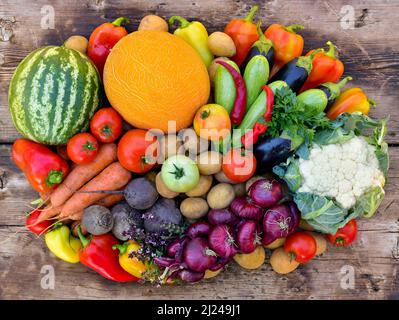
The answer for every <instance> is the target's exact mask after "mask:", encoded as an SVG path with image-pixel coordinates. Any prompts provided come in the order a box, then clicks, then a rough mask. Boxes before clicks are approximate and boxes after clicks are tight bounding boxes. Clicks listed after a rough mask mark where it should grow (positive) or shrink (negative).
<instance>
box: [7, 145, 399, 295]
mask: <svg viewBox="0 0 399 320" xmlns="http://www.w3.org/2000/svg"><path fill="white" fill-rule="evenodd" d="M10 149H11V147H10V146H4V145H3V146H1V147H0V151H1V152H0V155H1V157H0V168H1V170H3V175H2V177H4V176H5V178H3V180H2V182H3V188H2V189H1V190H0V207H1V208H2V209H3V210H2V214H1V215H0V243H2V245H1V246H0V270H3V271H2V272H1V273H0V281H1V283H2V286H1V288H0V298H3V299H5V298H19V299H32V298H37V297H46V298H49V299H52V298H63V299H69V298H70V299H72V298H89V299H100V298H102V299H111V298H121V299H187V298H198V299H201V298H210V299H227V298H229V299H234V298H235V299H242V298H247V299H254V298H256V299H285V298H290V299H359V298H368V299H382V298H392V297H393V296H394V295H395V294H398V293H399V281H398V276H399V274H398V272H399V216H398V211H399V202H398V196H399V188H398V185H399V161H398V160H399V148H396V147H395V148H391V149H390V156H391V164H392V165H391V170H390V172H389V180H388V183H387V185H386V192H387V195H386V198H385V200H384V202H383V204H382V205H381V207H380V209H379V211H378V213H377V214H376V216H375V217H374V218H373V219H363V220H361V221H360V228H359V229H360V231H359V234H360V236H359V239H358V241H357V242H356V244H354V245H353V246H352V247H351V248H348V249H337V248H330V249H329V252H328V253H326V254H324V255H323V256H322V257H320V258H317V259H316V260H315V261H313V262H311V263H309V264H306V265H304V266H302V267H301V268H300V269H299V270H297V271H295V272H294V273H292V274H289V275H287V276H278V275H277V274H275V273H273V272H272V271H271V268H270V266H269V265H268V264H267V263H266V264H265V265H264V266H263V267H262V268H261V269H260V270H257V271H246V270H243V269H241V268H239V267H238V266H236V265H234V264H233V266H229V268H228V270H226V271H225V272H224V273H223V274H222V275H220V276H218V277H217V278H215V279H212V280H208V281H205V282H201V283H199V284H196V285H194V286H184V287H170V288H169V287H168V288H163V287H161V288H158V287H154V286H152V285H143V286H139V285H137V284H128V285H123V284H114V283H111V282H109V281H107V280H105V279H102V278H101V277H100V276H97V275H96V274H95V273H94V272H92V271H90V270H87V269H86V268H84V267H83V266H81V265H70V264H67V263H64V262H62V261H59V260H57V259H56V258H54V257H52V254H51V253H49V252H48V250H47V248H46V247H45V245H44V243H43V241H42V240H41V239H37V238H36V237H35V236H34V235H32V234H30V233H28V232H27V231H26V230H25V229H23V228H21V226H23V220H24V216H23V211H24V210H26V208H27V204H29V202H30V201H31V200H32V199H34V198H35V197H37V195H36V193H35V192H34V191H32V190H31V188H30V187H29V185H28V183H27V182H26V180H25V179H24V177H23V175H22V174H21V173H20V172H19V170H18V169H17V168H16V167H15V166H14V165H13V164H12V163H11V161H10ZM4 173H5V174H4ZM16 195H18V198H15V197H16ZM16 232H18V234H15V233H16ZM27 257H28V258H29V259H27ZM27 260H28V262H27ZM44 265H51V266H53V267H54V269H55V274H56V286H55V289H54V290H44V289H42V288H41V287H40V279H41V277H42V276H43V275H42V274H40V270H41V268H42V266H44ZM343 266H352V267H353V268H354V270H355V275H356V280H355V288H354V289H348V290H344V289H342V288H341V286H340V283H341V282H340V281H341V278H342V275H341V268H342V267H343ZM82 279H84V281H82ZM24 283H31V284H32V285H30V286H25V285H23V284H24Z"/></svg>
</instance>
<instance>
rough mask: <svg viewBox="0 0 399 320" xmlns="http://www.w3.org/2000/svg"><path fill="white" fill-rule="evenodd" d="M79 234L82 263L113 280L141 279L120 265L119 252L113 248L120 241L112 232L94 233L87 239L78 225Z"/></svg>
mask: <svg viewBox="0 0 399 320" xmlns="http://www.w3.org/2000/svg"><path fill="white" fill-rule="evenodd" d="M78 234H79V238H80V241H81V242H82V245H83V247H82V249H81V251H80V252H79V258H80V262H81V263H82V264H84V265H85V266H87V267H89V268H91V269H93V270H94V271H96V272H98V273H99V274H101V275H102V276H103V277H105V278H107V279H109V280H112V281H117V282H131V281H138V280H139V279H138V278H136V277H134V276H132V275H131V274H130V273H127V272H126V271H125V270H124V269H122V267H121V266H120V264H119V252H118V250H113V249H112V247H113V246H115V245H117V244H119V241H118V240H117V239H116V238H115V237H114V236H113V235H112V234H110V233H107V234H102V235H99V236H93V235H92V236H91V238H90V239H87V238H86V237H85V236H84V235H83V233H82V230H81V228H80V226H79V227H78Z"/></svg>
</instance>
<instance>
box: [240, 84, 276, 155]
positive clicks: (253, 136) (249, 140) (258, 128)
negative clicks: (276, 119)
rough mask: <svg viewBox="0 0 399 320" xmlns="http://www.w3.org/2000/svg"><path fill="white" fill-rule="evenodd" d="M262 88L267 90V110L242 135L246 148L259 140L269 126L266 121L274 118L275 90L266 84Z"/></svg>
mask: <svg viewBox="0 0 399 320" xmlns="http://www.w3.org/2000/svg"><path fill="white" fill-rule="evenodd" d="M262 89H263V90H264V91H265V92H266V112H265V114H264V115H263V117H262V119H261V120H260V121H258V122H257V123H255V125H254V128H253V129H252V130H251V131H248V132H247V133H246V134H245V135H243V136H242V137H241V143H242V144H243V145H244V147H245V148H249V147H250V146H251V145H253V144H255V143H256V142H257V141H258V139H259V137H260V136H261V135H262V134H264V133H265V132H266V130H267V128H268V126H267V125H266V124H265V122H269V121H270V120H272V113H273V106H274V92H273V90H272V89H271V88H270V87H269V86H268V85H264V86H263V87H262Z"/></svg>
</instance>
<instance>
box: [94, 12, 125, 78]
mask: <svg viewBox="0 0 399 320" xmlns="http://www.w3.org/2000/svg"><path fill="white" fill-rule="evenodd" d="M129 22H130V20H129V19H127V18H124V17H120V18H118V19H116V20H115V21H114V22H112V23H111V22H106V23H103V24H102V25H100V26H98V27H97V28H95V29H94V31H93V32H92V34H91V35H90V39H89V45H88V47H87V56H88V57H89V58H90V59H91V60H92V61H93V62H94V64H95V65H96V67H97V69H98V71H99V72H100V75H101V77H102V74H103V69H104V64H105V61H106V60H107V57H108V55H109V53H110V52H111V49H112V48H113V46H114V45H115V44H116V43H117V42H118V41H119V40H120V39H122V38H123V37H124V36H126V35H127V34H128V33H127V31H126V29H125V28H124V27H121V24H122V23H129Z"/></svg>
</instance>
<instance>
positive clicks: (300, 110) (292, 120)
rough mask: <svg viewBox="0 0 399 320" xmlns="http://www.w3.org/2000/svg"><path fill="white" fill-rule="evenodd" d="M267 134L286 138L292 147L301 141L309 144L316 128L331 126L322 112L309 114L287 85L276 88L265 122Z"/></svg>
mask: <svg viewBox="0 0 399 320" xmlns="http://www.w3.org/2000/svg"><path fill="white" fill-rule="evenodd" d="M266 125H267V126H268V129H267V132H266V134H267V135H270V136H272V137H280V136H281V137H283V138H288V139H290V140H291V141H292V145H293V149H296V148H297V147H298V146H299V145H301V144H302V143H303V142H305V143H307V144H311V143H312V141H313V137H314V134H315V131H316V129H326V128H330V127H331V121H330V120H329V119H328V118H326V117H325V114H324V113H323V112H321V113H319V114H317V115H310V114H309V112H307V110H306V107H305V105H304V104H303V103H302V102H301V101H299V100H298V98H297V96H296V94H295V93H294V92H293V91H292V90H291V89H290V88H289V87H287V86H285V87H282V88H280V89H278V90H276V92H275V94H274V108H273V112H272V119H271V121H268V122H266Z"/></svg>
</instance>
